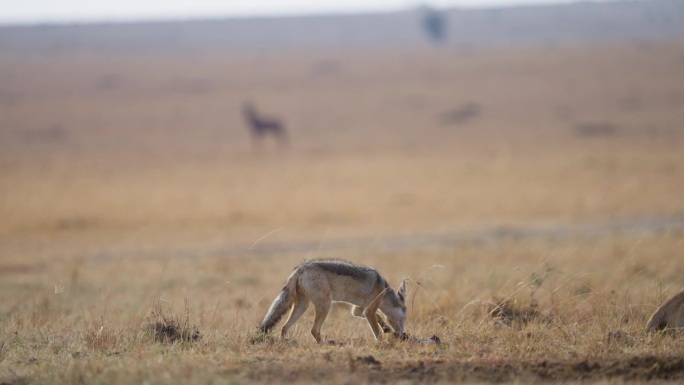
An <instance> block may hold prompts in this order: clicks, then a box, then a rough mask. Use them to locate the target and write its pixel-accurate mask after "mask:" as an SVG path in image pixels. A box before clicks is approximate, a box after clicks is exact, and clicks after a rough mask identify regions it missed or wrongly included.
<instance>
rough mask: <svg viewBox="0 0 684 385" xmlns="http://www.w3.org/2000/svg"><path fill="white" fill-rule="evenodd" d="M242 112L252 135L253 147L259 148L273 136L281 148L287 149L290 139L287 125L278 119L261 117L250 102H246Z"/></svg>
mask: <svg viewBox="0 0 684 385" xmlns="http://www.w3.org/2000/svg"><path fill="white" fill-rule="evenodd" d="M242 112H243V114H244V116H245V120H247V125H248V126H249V131H250V135H251V137H252V147H253V148H258V147H260V146H261V142H262V141H263V140H264V138H265V137H267V136H269V135H270V136H272V137H273V138H274V139H275V140H276V142H277V143H278V145H279V146H280V147H287V145H288V142H289V140H288V137H287V131H286V130H285V125H284V124H283V123H282V122H281V121H280V120H278V119H275V118H272V117H264V116H259V114H258V113H257V111H256V109H255V108H254V106H253V105H252V103H250V102H246V103H245V104H244V105H243V107H242Z"/></svg>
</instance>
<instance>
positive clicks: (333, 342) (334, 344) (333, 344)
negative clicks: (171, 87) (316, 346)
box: [325, 340, 344, 346]
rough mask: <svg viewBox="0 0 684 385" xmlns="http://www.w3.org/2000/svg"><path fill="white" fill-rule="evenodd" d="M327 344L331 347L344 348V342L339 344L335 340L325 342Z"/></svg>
mask: <svg viewBox="0 0 684 385" xmlns="http://www.w3.org/2000/svg"><path fill="white" fill-rule="evenodd" d="M325 344H326V345H331V346H344V342H337V341H335V340H327V341H325Z"/></svg>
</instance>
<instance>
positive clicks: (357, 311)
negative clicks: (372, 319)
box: [351, 305, 366, 318]
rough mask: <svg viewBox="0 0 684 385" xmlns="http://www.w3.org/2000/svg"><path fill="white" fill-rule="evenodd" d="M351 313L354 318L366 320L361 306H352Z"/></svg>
mask: <svg viewBox="0 0 684 385" xmlns="http://www.w3.org/2000/svg"><path fill="white" fill-rule="evenodd" d="M351 313H352V315H353V316H354V317H359V318H366V316H364V315H363V308H362V307H361V306H356V305H352V309H351Z"/></svg>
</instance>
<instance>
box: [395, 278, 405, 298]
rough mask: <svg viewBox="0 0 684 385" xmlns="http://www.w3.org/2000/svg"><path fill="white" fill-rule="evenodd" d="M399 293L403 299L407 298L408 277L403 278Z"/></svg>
mask: <svg viewBox="0 0 684 385" xmlns="http://www.w3.org/2000/svg"><path fill="white" fill-rule="evenodd" d="M397 295H399V297H401V299H402V300H403V299H404V298H406V278H404V279H402V280H401V285H400V286H399V290H397Z"/></svg>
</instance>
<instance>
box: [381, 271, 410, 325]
mask: <svg viewBox="0 0 684 385" xmlns="http://www.w3.org/2000/svg"><path fill="white" fill-rule="evenodd" d="M380 311H381V312H382V313H383V314H384V315H385V317H386V318H387V323H388V324H389V326H390V327H391V328H392V330H393V331H394V332H395V333H399V334H402V335H403V334H404V324H405V323H406V278H404V279H403V280H402V281H401V286H399V289H398V290H397V291H394V290H392V289H391V288H388V289H387V293H385V299H384V300H383V301H382V304H381V305H380Z"/></svg>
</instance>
